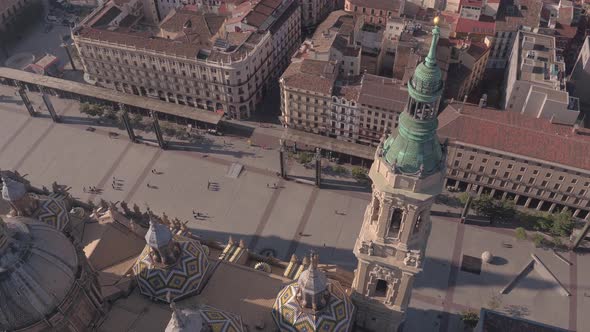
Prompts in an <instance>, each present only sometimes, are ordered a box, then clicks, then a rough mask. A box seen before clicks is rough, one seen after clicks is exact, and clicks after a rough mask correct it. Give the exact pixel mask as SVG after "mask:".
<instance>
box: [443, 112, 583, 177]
mask: <svg viewBox="0 0 590 332" xmlns="http://www.w3.org/2000/svg"><path fill="white" fill-rule="evenodd" d="M461 105H462V104H461V103H454V104H451V105H449V106H447V108H445V110H444V111H443V112H442V113H441V114H440V115H439V129H438V134H439V136H441V137H443V138H449V139H450V140H451V141H460V142H464V143H467V144H473V145H478V146H481V147H485V148H490V149H495V150H501V151H506V152H509V153H513V154H517V155H522V156H524V157H528V158H535V159H540V160H544V161H547V162H552V163H557V164H563V165H567V166H571V167H577V168H581V169H585V170H590V158H588V155H589V154H590V131H588V130H584V129H580V130H579V131H578V133H575V134H574V132H573V130H572V127H570V126H565V125H558V124H552V123H550V122H549V121H548V120H546V119H537V118H532V117H528V116H525V115H522V114H519V113H517V112H510V111H500V110H494V109H489V108H486V109H481V108H479V107H478V106H477V105H472V104H466V105H464V107H463V109H462V111H461V113H458V112H457V109H459V108H460V107H461Z"/></svg>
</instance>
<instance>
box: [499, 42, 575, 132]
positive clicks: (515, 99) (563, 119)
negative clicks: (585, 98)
mask: <svg viewBox="0 0 590 332" xmlns="http://www.w3.org/2000/svg"><path fill="white" fill-rule="evenodd" d="M565 73H566V69H565V62H564V61H563V57H562V55H561V54H560V50H559V49H558V48H557V47H556V45H555V37H553V36H547V35H541V34H536V33H530V32H524V31H519V32H518V34H517V37H516V39H515V40H514V46H513V48H512V53H511V55H510V59H509V61H508V71H507V74H506V77H505V80H504V91H505V92H504V97H503V108H504V109H506V110H508V111H512V112H520V113H522V114H526V115H528V116H530V117H536V118H545V119H551V121H553V122H556V123H562V124H568V125H572V124H574V123H575V122H576V121H577V119H578V117H579V115H580V102H579V100H578V98H576V97H573V96H571V95H570V94H569V92H568V91H567V89H566V76H565V75H566V74H565Z"/></svg>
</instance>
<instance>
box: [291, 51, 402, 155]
mask: <svg viewBox="0 0 590 332" xmlns="http://www.w3.org/2000/svg"><path fill="white" fill-rule="evenodd" d="M337 72H338V65H337V64H335V63H333V62H329V61H318V60H310V59H304V60H302V61H300V62H294V63H292V64H291V65H290V66H289V68H288V69H287V70H286V71H285V73H284V74H283V76H282V77H281V81H280V86H281V120H282V123H283V125H284V126H285V127H288V128H294V129H298V130H302V131H307V132H311V133H314V134H319V135H323V136H328V137H333V138H338V139H341V140H344V141H348V142H353V143H359V144H365V145H377V144H378V142H379V140H380V137H381V136H382V135H383V133H384V132H385V131H386V130H388V129H389V128H393V127H396V126H397V123H398V119H399V115H400V113H401V112H402V111H403V109H404V106H405V102H406V99H407V94H408V92H407V90H406V88H404V87H403V86H402V85H401V83H399V82H398V81H396V80H393V79H390V78H384V77H379V76H375V75H370V74H364V75H360V76H356V77H341V76H340V77H339V75H338V73H337Z"/></svg>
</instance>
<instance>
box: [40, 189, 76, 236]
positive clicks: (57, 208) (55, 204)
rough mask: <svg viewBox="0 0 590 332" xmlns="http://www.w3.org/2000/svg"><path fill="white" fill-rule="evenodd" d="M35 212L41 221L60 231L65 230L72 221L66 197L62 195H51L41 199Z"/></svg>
mask: <svg viewBox="0 0 590 332" xmlns="http://www.w3.org/2000/svg"><path fill="white" fill-rule="evenodd" d="M35 214H36V216H37V219H39V221H41V222H44V223H46V224H49V225H51V226H53V227H55V228H56V229H57V230H59V231H61V230H63V229H64V228H65V227H66V225H67V224H68V223H69V222H70V214H69V212H68V209H67V207H66V202H65V197H63V196H61V195H51V196H48V197H45V198H41V199H39V208H38V209H37V211H36V212H35Z"/></svg>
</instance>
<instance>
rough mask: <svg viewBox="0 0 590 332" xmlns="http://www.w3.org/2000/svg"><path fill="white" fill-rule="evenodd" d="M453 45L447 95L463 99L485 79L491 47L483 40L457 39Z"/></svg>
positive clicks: (446, 88)
mask: <svg viewBox="0 0 590 332" xmlns="http://www.w3.org/2000/svg"><path fill="white" fill-rule="evenodd" d="M455 42H456V44H455V45H454V46H452V47H451V57H450V58H451V62H452V63H451V64H450V65H449V72H451V73H453V74H452V75H451V76H449V78H448V80H447V81H446V86H445V96H446V97H447V98H455V99H458V100H463V98H464V97H465V96H467V95H469V94H470V93H471V92H472V91H473V90H474V89H475V87H477V86H478V85H479V83H480V82H481V80H482V79H483V75H484V71H485V69H486V65H487V63H488V58H489V55H490V49H489V48H488V46H487V45H486V44H484V43H482V42H470V43H464V42H463V41H455Z"/></svg>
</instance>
